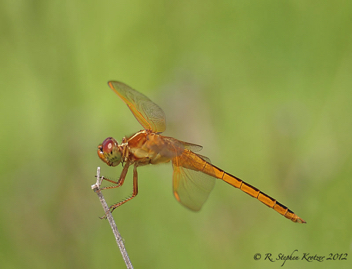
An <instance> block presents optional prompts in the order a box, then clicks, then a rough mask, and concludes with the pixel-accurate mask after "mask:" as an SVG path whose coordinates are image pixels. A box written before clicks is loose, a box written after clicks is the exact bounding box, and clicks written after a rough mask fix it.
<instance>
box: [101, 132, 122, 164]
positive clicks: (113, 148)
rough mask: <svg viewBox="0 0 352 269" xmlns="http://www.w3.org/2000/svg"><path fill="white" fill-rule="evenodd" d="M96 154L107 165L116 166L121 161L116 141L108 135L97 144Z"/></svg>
mask: <svg viewBox="0 0 352 269" xmlns="http://www.w3.org/2000/svg"><path fill="white" fill-rule="evenodd" d="M98 156H99V158H100V159H101V160H102V161H103V162H105V163H106V164H107V165H109V166H117V165H119V164H120V162H121V156H122V154H121V151H120V147H119V144H118V143H117V141H116V140H115V139H114V138H112V137H108V138H106V139H105V140H104V142H103V143H102V144H100V145H99V146H98Z"/></svg>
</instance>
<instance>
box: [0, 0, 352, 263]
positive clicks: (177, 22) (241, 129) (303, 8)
mask: <svg viewBox="0 0 352 269" xmlns="http://www.w3.org/2000/svg"><path fill="white" fill-rule="evenodd" d="M0 29H1V32H0V37H1V39H0V59H1V61H0V81H1V82H0V83H1V84H0V85H1V99H0V102H1V106H0V109H1V128H0V131H1V136H0V139H1V145H2V146H1V148H2V154H1V157H0V158H1V162H0V167H1V170H0V171H1V178H2V194H1V195H0V202H1V207H0V208H1V209H0V210H1V211H0V216H1V222H0V238H1V240H0V261H1V268H124V263H123V260H122V258H121V255H120V253H119V251H118V249H117V246H116V243H115V240H114V238H113V235H112V233H111V229H110V226H109V225H108V222H107V221H103V220H100V219H99V218H98V217H99V216H102V215H103V210H102V208H101V205H100V203H99V201H98V197H97V196H96V194H94V193H93V191H92V190H91V188H90V186H91V185H92V184H93V183H94V182H95V177H94V175H95V173H96V168H97V166H101V169H102V175H104V176H108V177H112V178H115V179H116V178H118V175H119V173H120V171H121V167H119V168H110V167H107V166H106V165H105V164H104V163H102V162H101V161H100V160H99V158H98V156H97V153H96V150H97V145H98V144H99V143H101V142H102V141H103V140H104V139H105V138H106V137H108V136H113V137H115V138H116V139H118V140H119V141H121V138H122V137H123V136H125V135H130V134H133V133H134V132H136V131H139V130H140V129H141V126H140V125H139V124H138V122H137V121H136V120H135V118H134V117H133V115H132V114H131V113H130V111H129V110H128V108H127V107H126V105H125V104H124V103H123V102H122V101H121V100H120V99H119V98H118V97H117V96H116V95H115V94H114V93H113V92H112V91H111V90H110V89H109V88H108V86H107V84H106V83H107V81H108V80H120V81H123V82H125V83H126V84H128V85H130V86H131V87H133V88H135V89H137V90H138V91H140V92H142V93H144V94H145V95H147V96H148V97H150V98H151V99H152V100H153V101H154V102H155V103H157V104H159V105H160V107H161V108H163V110H164V111H165V114H166V116H167V131H166V132H165V133H164V134H165V135H167V136H173V137H175V138H178V139H181V140H184V141H188V142H193V143H197V144H201V145H203V146H204V149H203V151H202V154H204V155H206V156H208V157H209V158H210V159H211V160H212V162H213V163H214V164H215V165H217V166H219V167H221V168H222V169H224V170H225V171H228V172H229V173H231V174H234V175H236V176H238V177H240V178H243V179H244V180H245V181H247V182H248V183H250V184H252V185H254V186H256V187H258V188H259V189H261V190H262V191H264V192H265V193H267V194H269V195H271V196H273V197H275V198H276V199H278V201H280V202H281V203H283V204H284V205H287V206H288V207H289V208H290V209H292V210H293V211H294V212H295V213H297V215H298V216H300V217H302V218H303V219H305V220H306V221H307V224H306V225H302V224H295V223H292V222H290V221H289V220H287V219H285V218H284V217H282V216H280V215H279V214H277V213H276V212H275V211H274V210H271V209H269V208H267V207H265V206H264V205H262V204H261V203H260V202H258V201H256V200H255V199H252V198H250V197H249V196H248V195H246V194H244V193H242V192H241V191H239V190H236V189H234V188H233V187H231V186H229V185H228V184H226V183H224V182H220V181H218V182H217V184H216V186H215V189H214V190H213V192H212V194H211V195H210V197H209V200H208V201H207V203H206V204H205V206H204V207H203V209H202V210H201V211H200V212H199V213H193V212H191V211H189V210H187V209H186V208H184V207H183V206H181V205H180V204H179V203H177V201H176V200H175V198H174V197H173V194H172V185H171V183H172V168H171V165H160V166H148V167H143V168H140V169H139V178H140V180H139V195H138V196H137V198H135V199H134V200H132V201H131V202H129V203H127V204H126V205H124V206H122V207H120V208H119V209H118V210H116V211H115V212H114V217H115V219H116V222H117V225H118V228H119V230H120V232H121V234H122V236H123V237H124V239H125V244H126V248H127V251H128V253H129V256H130V258H131V261H132V264H133V265H134V267H135V268H248V267H250V268H279V267H281V264H282V261H277V262H274V263H272V262H269V261H268V260H263V259H264V256H265V254H266V253H272V255H273V257H275V258H276V257H277V255H278V254H279V253H283V254H285V255H289V254H291V253H292V252H293V251H294V250H296V249H297V250H298V251H297V252H296V253H295V254H297V255H298V256H299V257H300V258H301V257H302V256H303V253H310V255H315V254H318V255H321V256H326V257H328V255H329V254H330V253H332V254H336V253H338V254H341V253H348V254H349V255H350V254H351V250H352V233H351V227H352V217H351V209H352V201H351V195H350V191H351V189H352V183H351V177H352V166H351V161H352V160H351V158H352V156H351V153H352V139H351V136H352V124H351V115H352V106H351V103H352V91H351V88H352V75H351V74H352V4H351V2H349V1H333V2H332V1H323V2H316V1H315V2H314V1H313V2H311V3H309V2H308V1H278V0H277V1H258V0H257V1H200V0H191V1H157V0H156V1H142V0H132V1H99V4H98V2H97V1H89V0H88V1H65V0H64V1H43V0H42V1H40V0H37V1H20V0H18V1H9V0H5V1H1V3H0ZM131 175H132V171H130V173H129V177H128V180H127V181H126V183H125V185H124V186H123V187H122V188H120V189H118V190H116V189H115V190H110V191H105V192H104V195H105V197H106V199H107V201H108V203H109V204H113V203H114V202H117V201H120V200H121V199H123V198H125V197H126V196H128V195H129V194H130V193H131V192H132V180H131ZM256 253H260V254H262V259H261V260H259V261H256V260H254V258H253V256H254V254H256ZM351 259H352V257H351V256H347V261H346V260H345V261H336V260H335V261H324V262H322V263H320V262H317V261H313V262H307V261H301V260H300V261H287V262H286V263H285V265H284V267H285V268H296V267H297V266H300V267H302V268H336V267H339V268H351Z"/></svg>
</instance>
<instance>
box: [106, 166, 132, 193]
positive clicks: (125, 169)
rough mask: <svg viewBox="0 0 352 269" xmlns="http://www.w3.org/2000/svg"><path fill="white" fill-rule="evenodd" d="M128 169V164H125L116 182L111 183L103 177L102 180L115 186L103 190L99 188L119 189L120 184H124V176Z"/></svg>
mask: <svg viewBox="0 0 352 269" xmlns="http://www.w3.org/2000/svg"><path fill="white" fill-rule="evenodd" d="M128 167H129V163H128V162H127V163H126V165H125V166H124V167H123V169H122V172H121V175H120V178H119V180H118V181H113V180H111V179H108V178H106V177H103V179H104V180H106V181H109V182H111V183H114V184H116V185H113V186H108V187H104V188H101V190H106V189H114V188H118V187H121V186H122V184H123V183H124V182H125V178H126V175H127V171H128Z"/></svg>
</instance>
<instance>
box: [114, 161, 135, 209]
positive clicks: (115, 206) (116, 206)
mask: <svg viewBox="0 0 352 269" xmlns="http://www.w3.org/2000/svg"><path fill="white" fill-rule="evenodd" d="M137 194H138V173H137V165H134V169H133V193H132V195H131V196H130V197H129V198H127V199H125V200H123V201H121V202H118V203H116V204H114V205H112V206H110V208H109V210H110V212H112V211H114V210H115V209H116V208H118V207H119V206H120V205H123V204H124V203H126V202H128V201H130V200H132V199H133V198H134V197H136V195H137Z"/></svg>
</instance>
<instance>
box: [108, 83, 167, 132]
mask: <svg viewBox="0 0 352 269" xmlns="http://www.w3.org/2000/svg"><path fill="white" fill-rule="evenodd" d="M108 85H109V87H110V88H111V89H112V90H113V91H114V92H115V93H116V94H117V95H118V96H119V97H120V98H121V99H122V100H123V101H124V102H125V103H126V104H127V106H128V107H129V109H130V110H131V112H132V113H133V115H134V116H135V117H136V119H137V120H138V122H139V123H140V124H141V125H142V126H143V127H144V129H146V130H151V131H153V132H157V133H160V132H164V131H165V129H166V123H165V122H166V121H165V114H164V111H163V110H162V109H161V108H160V107H159V106H158V105H157V104H155V103H153V102H152V101H151V100H150V99H149V98H148V97H147V96H145V95H144V94H141V93H140V92H137V91H136V90H134V89H132V88H131V87H129V86H127V85H126V84H124V83H122V82H118V81H109V82H108Z"/></svg>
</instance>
